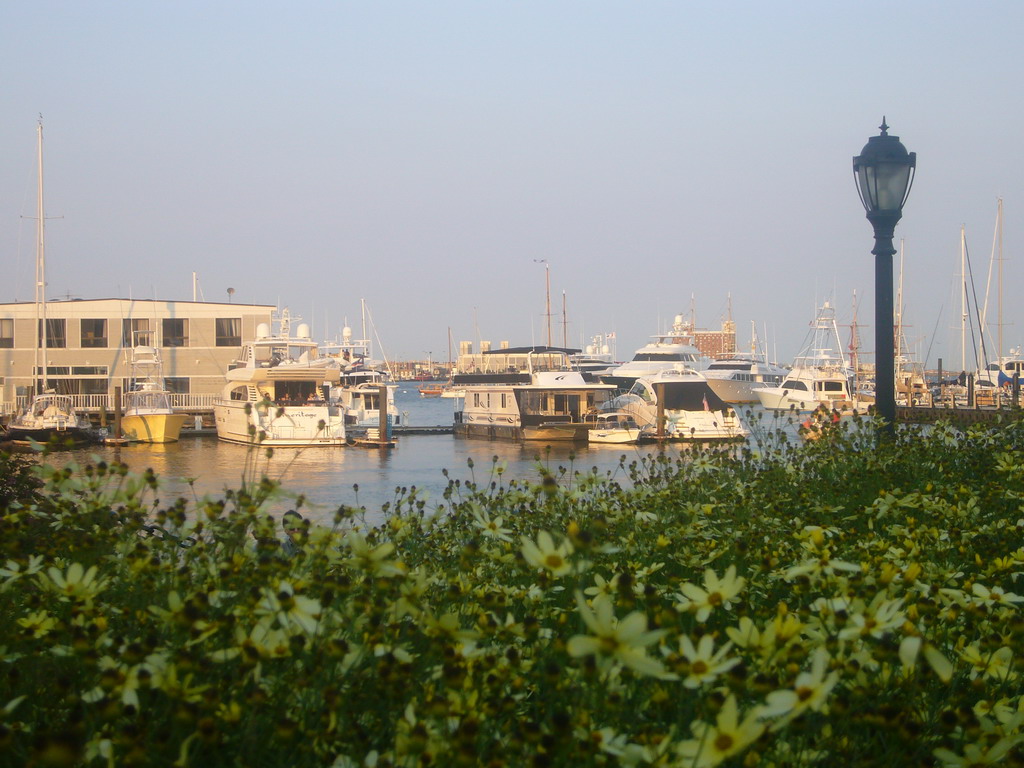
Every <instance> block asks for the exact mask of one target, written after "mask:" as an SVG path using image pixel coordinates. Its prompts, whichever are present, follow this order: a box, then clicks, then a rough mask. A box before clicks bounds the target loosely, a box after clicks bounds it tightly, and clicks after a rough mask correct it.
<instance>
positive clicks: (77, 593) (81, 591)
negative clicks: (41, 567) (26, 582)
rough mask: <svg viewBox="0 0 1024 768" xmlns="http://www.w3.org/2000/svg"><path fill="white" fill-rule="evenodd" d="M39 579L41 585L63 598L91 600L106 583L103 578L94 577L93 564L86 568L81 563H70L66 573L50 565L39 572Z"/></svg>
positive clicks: (94, 567) (94, 568)
mask: <svg viewBox="0 0 1024 768" xmlns="http://www.w3.org/2000/svg"><path fill="white" fill-rule="evenodd" d="M39 579H40V583H41V585H42V586H43V587H46V588H48V589H51V590H53V591H54V592H57V593H58V594H60V595H62V596H63V599H68V598H70V599H72V600H82V601H89V600H92V598H94V597H95V596H96V595H98V594H99V593H100V592H102V591H103V588H104V587H105V586H106V585H107V582H106V580H105V579H100V578H97V577H96V566H95V565H93V566H90V567H89V570H86V569H85V568H84V567H83V566H82V564H81V563H72V564H71V565H70V566H69V567H68V570H67V573H61V571H60V569H59V568H56V567H53V566H51V567H50V568H48V569H47V571H46V574H39Z"/></svg>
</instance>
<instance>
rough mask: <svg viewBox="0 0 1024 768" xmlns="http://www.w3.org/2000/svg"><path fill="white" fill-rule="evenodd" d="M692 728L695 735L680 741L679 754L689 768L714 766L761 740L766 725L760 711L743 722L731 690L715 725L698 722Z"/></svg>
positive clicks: (752, 712)
mask: <svg viewBox="0 0 1024 768" xmlns="http://www.w3.org/2000/svg"><path fill="white" fill-rule="evenodd" d="M690 730H691V731H693V735H694V738H692V739H689V740H687V741H683V742H680V743H679V744H678V745H677V746H676V753H677V754H678V756H679V757H680V758H682V759H683V760H684V761H685V762H684V765H686V766H687V768H691V767H692V768H711V766H715V765H718V764H719V763H721V762H722V761H723V760H727V759H728V758H730V757H732V756H733V755H738V754H739V753H740V752H742V751H743V750H745V749H746V748H747V747H748V746H750V745H751V744H753V743H754V742H755V741H757V739H758V737H759V736H760V735H761V734H762V733H764V724H763V723H761V722H758V713H757V711H756V710H754V711H751V712H749V713H748V714H747V716H746V717H745V718H744V719H743V720H742V721H740V718H739V709H738V707H737V706H736V697H735V696H733V695H732V694H731V693H730V694H729V697H728V698H727V699H726V700H725V703H724V704H722V709H721V711H720V712H719V713H718V717H717V718H716V720H715V724H714V725H710V724H708V723H704V722H701V721H697V722H695V723H693V724H692V725H691V726H690Z"/></svg>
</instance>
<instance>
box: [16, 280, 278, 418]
mask: <svg viewBox="0 0 1024 768" xmlns="http://www.w3.org/2000/svg"><path fill="white" fill-rule="evenodd" d="M274 309H275V308H274V307H273V306H270V305H264V304H222V303H214V302H196V301H158V300H155V299H74V300H70V301H48V302H47V303H46V329H47V336H46V338H47V342H46V362H45V364H46V376H47V384H48V385H49V386H50V387H51V388H53V389H55V390H57V391H58V392H61V393H65V394H71V395H110V394H113V392H114V387H118V386H120V387H122V388H125V389H126V388H127V387H128V386H129V381H130V378H131V370H130V365H129V364H130V361H131V353H130V351H131V348H132V347H133V346H135V345H136V344H147V345H150V346H155V347H157V348H159V350H160V355H161V357H162V359H163V374H164V377H165V378H166V383H167V386H168V389H170V390H171V391H172V392H176V393H183V394H214V393H219V392H220V391H221V389H222V388H223V386H224V373H225V371H227V369H228V366H229V365H230V364H231V363H232V362H233V361H234V360H235V359H236V358H237V357H238V354H239V352H240V351H241V346H242V342H243V341H244V340H249V339H253V338H255V337H256V326H257V325H259V324H260V323H267V324H268V325H269V324H270V323H271V318H272V315H273V313H274ZM38 344H39V333H38V330H37V311H36V305H35V303H34V302H16V303H13V304H0V402H2V403H3V404H5V405H6V406H9V405H10V404H12V403H14V402H15V397H16V396H22V397H24V396H25V395H27V394H29V393H30V390H31V389H32V386H33V383H34V381H33V380H34V379H35V378H37V377H38V376H39V374H41V373H42V371H41V370H40V371H34V370H33V369H34V366H35V353H36V347H37V345H38Z"/></svg>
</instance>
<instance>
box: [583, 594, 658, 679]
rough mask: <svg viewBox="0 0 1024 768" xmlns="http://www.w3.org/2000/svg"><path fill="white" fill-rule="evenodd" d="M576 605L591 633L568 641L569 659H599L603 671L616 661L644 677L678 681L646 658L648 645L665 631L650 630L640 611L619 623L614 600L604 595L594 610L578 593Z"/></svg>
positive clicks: (634, 612) (598, 600) (597, 599)
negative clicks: (584, 657)
mask: <svg viewBox="0 0 1024 768" xmlns="http://www.w3.org/2000/svg"><path fill="white" fill-rule="evenodd" d="M576 604H577V606H578V607H579V611H580V616H581V617H582V618H583V621H584V623H585V624H586V625H587V627H588V628H589V629H590V631H591V633H592V634H590V635H574V636H573V637H571V638H569V644H568V650H569V655H570V656H575V657H580V656H596V657H597V659H598V664H599V665H601V666H602V667H604V668H607V666H608V664H609V663H610V662H611V661H613V660H614V661H618V662H620V663H621V664H623V665H624V666H627V667H629V668H630V669H632V670H633V671H634V672H638V673H639V674H641V675H649V676H651V677H660V678H662V679H666V680H668V679H675V675H672V674H669V673H667V672H666V671H665V667H664V666H663V665H662V663H661V662H660V661H658V660H657V659H652V658H651V657H650V656H648V655H647V651H646V648H647V646H648V645H651V644H652V643H656V642H658V640H660V639H661V638H662V637H663V636H664V635H665V630H663V629H657V630H653V631H649V630H648V629H647V617H646V616H645V615H644V614H643V613H642V612H641V611H633V613H631V614H629V615H628V616H626V617H625V618H624V619H622V621H618V620H616V618H615V614H614V611H613V608H612V601H611V599H610V598H609V597H608V596H607V595H604V594H601V595H598V596H597V597H596V598H594V604H593V608H591V606H589V605H587V600H586V598H585V597H583V594H582V593H580V592H577V593H576Z"/></svg>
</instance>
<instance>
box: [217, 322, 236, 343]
mask: <svg viewBox="0 0 1024 768" xmlns="http://www.w3.org/2000/svg"><path fill="white" fill-rule="evenodd" d="M217 346H218V347H240V346H242V318H240V317H218V318H217Z"/></svg>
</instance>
